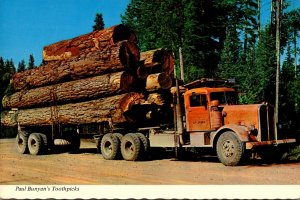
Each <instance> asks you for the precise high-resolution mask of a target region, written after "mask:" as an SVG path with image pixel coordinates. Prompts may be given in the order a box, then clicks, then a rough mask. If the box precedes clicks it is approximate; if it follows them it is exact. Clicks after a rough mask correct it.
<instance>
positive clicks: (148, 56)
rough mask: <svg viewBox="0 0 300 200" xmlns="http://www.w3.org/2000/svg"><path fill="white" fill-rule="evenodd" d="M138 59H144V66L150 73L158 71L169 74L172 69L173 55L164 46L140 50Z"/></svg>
mask: <svg viewBox="0 0 300 200" xmlns="http://www.w3.org/2000/svg"><path fill="white" fill-rule="evenodd" d="M140 61H144V66H145V67H146V68H148V72H149V73H151V74H153V73H159V72H165V73H167V74H171V73H173V70H174V57H173V55H172V53H171V52H170V51H167V50H166V49H164V48H160V49H154V50H150V51H146V52H142V53H141V58H140Z"/></svg>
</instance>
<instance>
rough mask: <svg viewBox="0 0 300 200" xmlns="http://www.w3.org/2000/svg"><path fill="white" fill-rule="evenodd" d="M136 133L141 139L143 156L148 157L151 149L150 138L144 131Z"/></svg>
mask: <svg viewBox="0 0 300 200" xmlns="http://www.w3.org/2000/svg"><path fill="white" fill-rule="evenodd" d="M135 135H137V136H138V138H139V139H140V140H141V157H142V158H146V157H147V155H148V153H149V149H150V142H149V139H148V138H147V137H146V136H145V135H144V134H142V133H135Z"/></svg>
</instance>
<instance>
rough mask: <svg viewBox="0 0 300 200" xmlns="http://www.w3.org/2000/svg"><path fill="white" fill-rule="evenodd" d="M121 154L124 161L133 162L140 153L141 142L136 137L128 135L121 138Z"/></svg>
mask: <svg viewBox="0 0 300 200" xmlns="http://www.w3.org/2000/svg"><path fill="white" fill-rule="evenodd" d="M121 153H122V156H123V158H124V160H128V161H135V160H137V159H138V158H139V156H140V153H141V142H140V139H139V137H138V136H136V135H135V134H132V133H129V134H126V135H125V136H124V137H123V138H122V142H121Z"/></svg>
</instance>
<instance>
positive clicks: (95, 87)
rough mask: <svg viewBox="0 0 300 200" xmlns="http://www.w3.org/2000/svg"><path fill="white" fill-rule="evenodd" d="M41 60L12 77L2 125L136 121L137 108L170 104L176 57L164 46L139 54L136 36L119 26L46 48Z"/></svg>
mask: <svg viewBox="0 0 300 200" xmlns="http://www.w3.org/2000/svg"><path fill="white" fill-rule="evenodd" d="M43 64H44V65H42V66H40V67H37V68H34V69H31V70H27V71H24V72H20V73H17V74H15V75H14V76H13V78H12V80H11V87H12V89H13V93H12V94H10V95H6V96H4V98H3V100H2V104H3V108H4V109H5V111H4V112H2V114H1V123H2V124H3V125H6V126H16V125H17V124H19V125H20V126H33V125H39V126H42V125H53V124H90V123H100V122H107V121H108V122H112V123H116V124H118V123H127V122H136V121H137V120H139V119H137V118H140V116H139V115H138V114H137V112H138V110H135V109H141V107H142V106H143V105H149V104H155V105H158V106H163V105H164V104H165V103H166V102H165V99H164V95H163V94H164V93H168V92H166V91H169V89H170V88H171V86H172V79H171V74H172V72H173V69H174V58H173V56H172V54H171V53H170V52H168V51H166V50H165V49H156V50H152V51H148V52H144V53H141V55H140V53H139V50H138V47H137V45H136V36H135V34H134V33H133V32H132V31H131V30H130V29H129V28H128V27H126V26H124V25H117V26H113V27H111V28H108V29H104V30H101V31H94V32H92V33H89V34H86V35H82V36H79V37H76V38H73V39H70V40H64V41H60V42H58V43H55V44H51V45H49V46H46V47H44V50H43ZM161 91H165V92H161ZM147 107H149V106H147ZM9 109H11V110H10V111H9ZM147 112H148V111H147Z"/></svg>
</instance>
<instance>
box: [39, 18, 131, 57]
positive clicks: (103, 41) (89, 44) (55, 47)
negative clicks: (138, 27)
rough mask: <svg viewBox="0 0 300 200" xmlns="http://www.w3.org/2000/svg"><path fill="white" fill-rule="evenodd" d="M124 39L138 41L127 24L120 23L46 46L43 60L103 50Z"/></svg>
mask: <svg viewBox="0 0 300 200" xmlns="http://www.w3.org/2000/svg"><path fill="white" fill-rule="evenodd" d="M122 40H128V41H130V42H136V35H135V34H134V33H133V31H131V30H130V29H129V28H128V27H127V26H124V25H122V24H120V25H116V26H113V27H110V28H108V29H103V30H100V31H94V32H92V33H89V34H86V35H81V36H79V37H75V38H73V39H69V40H63V41H60V42H57V43H55V44H51V45H49V46H46V47H44V50H43V60H44V61H55V60H66V59H68V58H70V57H73V56H78V55H80V54H87V53H89V52H92V51H98V50H103V49H105V48H106V47H107V46H110V45H112V44H116V43H117V42H120V41H122Z"/></svg>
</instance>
